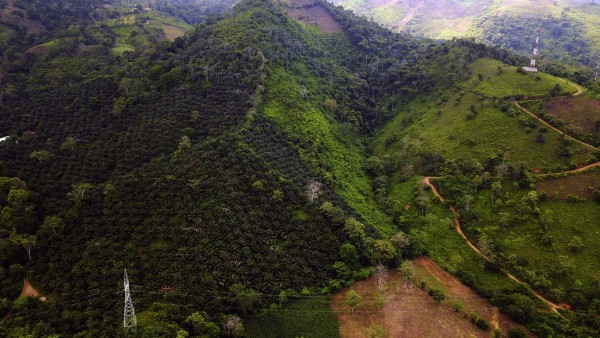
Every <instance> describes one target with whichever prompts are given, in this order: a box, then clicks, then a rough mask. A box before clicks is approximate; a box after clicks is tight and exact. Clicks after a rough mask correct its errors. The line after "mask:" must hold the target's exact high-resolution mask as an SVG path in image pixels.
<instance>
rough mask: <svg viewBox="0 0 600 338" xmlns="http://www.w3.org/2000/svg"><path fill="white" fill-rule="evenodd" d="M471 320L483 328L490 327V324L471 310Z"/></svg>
mask: <svg viewBox="0 0 600 338" xmlns="http://www.w3.org/2000/svg"><path fill="white" fill-rule="evenodd" d="M471 322H472V323H473V324H475V325H476V326H477V327H478V328H480V329H482V330H488V329H489V328H490V324H489V323H488V322H487V321H486V320H485V319H483V318H481V317H480V316H479V315H478V314H477V313H475V312H471Z"/></svg>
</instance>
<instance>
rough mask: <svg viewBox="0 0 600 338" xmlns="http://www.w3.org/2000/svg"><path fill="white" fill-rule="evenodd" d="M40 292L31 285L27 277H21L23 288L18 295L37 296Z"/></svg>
mask: <svg viewBox="0 0 600 338" xmlns="http://www.w3.org/2000/svg"><path fill="white" fill-rule="evenodd" d="M40 296H41V295H40V292H39V291H38V290H36V289H35V288H34V287H33V285H31V283H30V282H29V279H27V278H24V279H23V290H21V295H20V297H36V298H39V297H40Z"/></svg>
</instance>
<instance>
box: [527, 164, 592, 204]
mask: <svg viewBox="0 0 600 338" xmlns="http://www.w3.org/2000/svg"><path fill="white" fill-rule="evenodd" d="M536 185H537V190H538V191H543V192H545V193H546V194H547V195H548V197H549V198H551V199H554V196H556V197H557V198H558V199H559V200H561V201H565V200H567V196H569V195H573V196H577V197H579V198H583V199H586V200H591V199H592V198H593V197H594V196H593V190H594V189H597V188H598V186H600V171H592V172H586V173H581V174H577V175H570V176H566V177H561V178H556V179H551V180H547V181H540V182H537V183H536Z"/></svg>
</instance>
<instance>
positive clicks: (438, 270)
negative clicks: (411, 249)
mask: <svg viewBox="0 0 600 338" xmlns="http://www.w3.org/2000/svg"><path fill="white" fill-rule="evenodd" d="M414 264H415V268H416V275H415V277H416V279H417V280H428V281H431V279H435V281H436V282H438V283H439V284H440V286H441V288H443V289H444V293H445V294H446V296H447V302H448V303H450V305H451V306H452V305H453V304H462V305H464V313H467V314H470V313H471V312H475V313H477V314H478V315H479V316H480V317H481V318H483V319H485V320H486V321H487V322H488V323H490V327H492V329H495V328H498V329H500V330H501V331H502V332H503V333H504V334H505V335H506V334H507V333H508V330H510V329H511V328H513V327H521V328H523V329H525V328H524V327H522V326H521V325H519V324H517V323H516V322H515V321H514V320H513V319H512V318H511V317H510V316H508V315H506V314H504V313H501V312H500V310H498V308H497V307H495V306H492V305H491V304H490V303H489V302H488V301H487V299H485V298H483V297H482V296H481V295H479V294H478V293H477V292H475V291H474V290H473V289H471V288H469V287H468V286H466V285H464V284H462V283H461V282H460V281H459V280H458V279H456V278H455V277H454V276H452V275H451V274H449V273H448V272H446V271H445V270H444V269H442V267H440V266H439V265H437V264H436V263H435V262H434V261H432V260H431V259H429V257H426V256H421V257H418V258H417V259H415V261H414ZM428 285H432V283H431V282H429V283H428ZM530 336H533V334H530Z"/></svg>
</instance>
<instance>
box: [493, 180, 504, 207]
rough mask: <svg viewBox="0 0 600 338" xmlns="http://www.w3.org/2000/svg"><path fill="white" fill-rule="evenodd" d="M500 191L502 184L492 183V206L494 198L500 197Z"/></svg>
mask: <svg viewBox="0 0 600 338" xmlns="http://www.w3.org/2000/svg"><path fill="white" fill-rule="evenodd" d="M501 191H502V184H501V183H500V182H494V183H492V205H494V198H495V197H496V196H498V195H500V192H501Z"/></svg>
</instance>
